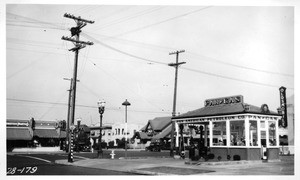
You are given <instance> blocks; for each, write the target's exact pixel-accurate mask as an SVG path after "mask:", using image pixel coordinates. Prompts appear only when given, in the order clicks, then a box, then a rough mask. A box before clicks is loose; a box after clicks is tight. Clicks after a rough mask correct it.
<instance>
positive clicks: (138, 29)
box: [114, 6, 213, 37]
mask: <svg viewBox="0 0 300 180" xmlns="http://www.w3.org/2000/svg"><path fill="white" fill-rule="evenodd" d="M211 7H213V6H207V7H204V8H200V9H197V10H194V11H190V12H188V13H184V14H181V15H178V16H175V17H172V18H169V19H166V20H163V21H159V22H156V23H153V24H149V25H146V26H143V27H139V28H136V29H133V30H130V31H127V32H123V33H120V34H117V35H114V37H118V36H123V35H125V34H130V33H133V32H136V31H140V30H143V29H146V28H149V27H151V26H156V25H159V24H162V23H165V22H168V21H172V20H175V19H177V18H181V17H184V16H188V15H190V14H194V13H197V12H199V11H203V10H206V9H208V8H211Z"/></svg>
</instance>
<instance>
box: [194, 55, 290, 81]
mask: <svg viewBox="0 0 300 180" xmlns="http://www.w3.org/2000/svg"><path fill="white" fill-rule="evenodd" d="M189 53H190V54H192V55H196V56H198V57H199V56H201V57H204V58H208V59H209V60H204V59H201V61H206V62H214V63H219V64H223V65H227V66H232V67H237V68H242V69H247V70H252V71H257V72H262V73H267V74H274V75H281V76H288V77H292V78H294V75H293V74H287V73H279V72H273V71H266V70H261V69H256V68H250V67H246V66H240V65H236V64H232V63H228V62H224V61H220V60H217V59H215V58H211V57H207V56H204V55H199V54H196V53H192V52H189Z"/></svg>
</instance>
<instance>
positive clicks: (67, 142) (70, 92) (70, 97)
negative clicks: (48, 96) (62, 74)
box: [64, 78, 79, 152]
mask: <svg viewBox="0 0 300 180" xmlns="http://www.w3.org/2000/svg"><path fill="white" fill-rule="evenodd" d="M64 80H68V81H70V89H68V91H69V99H68V117H67V125H66V126H67V127H66V131H67V136H66V146H68V147H69V141H70V140H69V131H70V129H69V127H70V113H71V107H72V105H71V99H72V87H73V86H72V84H73V79H72V78H71V79H69V78H64ZM77 82H79V80H77ZM66 152H69V148H66Z"/></svg>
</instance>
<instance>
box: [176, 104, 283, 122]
mask: <svg viewBox="0 0 300 180" xmlns="http://www.w3.org/2000/svg"><path fill="white" fill-rule="evenodd" d="M242 113H254V114H269V115H278V113H276V112H274V111H268V112H263V111H262V108H261V107H257V106H253V105H250V104H246V103H236V104H229V105H228V104H226V105H218V106H207V107H203V108H200V109H196V110H193V111H189V112H187V113H184V114H181V115H179V116H176V117H174V118H173V119H181V118H193V117H206V116H220V115H231V114H242Z"/></svg>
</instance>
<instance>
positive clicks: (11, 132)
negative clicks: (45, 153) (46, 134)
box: [6, 128, 33, 140]
mask: <svg viewBox="0 0 300 180" xmlns="http://www.w3.org/2000/svg"><path fill="white" fill-rule="evenodd" d="M32 137H33V132H32V129H31V128H6V139H7V140H32Z"/></svg>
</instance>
